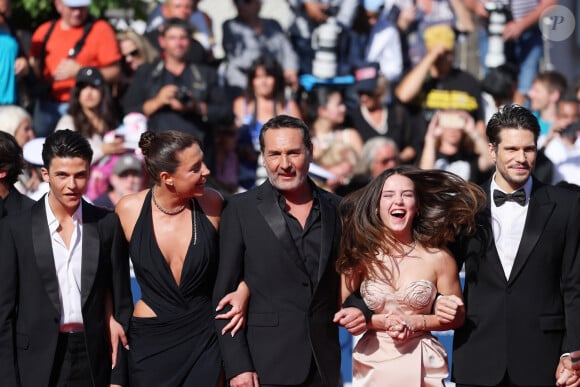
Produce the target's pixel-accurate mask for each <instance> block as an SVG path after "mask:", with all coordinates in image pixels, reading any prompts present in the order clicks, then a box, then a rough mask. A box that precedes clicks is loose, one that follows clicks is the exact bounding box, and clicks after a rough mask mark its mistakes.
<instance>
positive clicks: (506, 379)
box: [455, 371, 556, 387]
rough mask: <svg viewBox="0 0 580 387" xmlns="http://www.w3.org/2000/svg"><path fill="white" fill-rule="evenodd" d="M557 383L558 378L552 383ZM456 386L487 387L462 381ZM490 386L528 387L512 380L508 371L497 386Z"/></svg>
mask: <svg viewBox="0 0 580 387" xmlns="http://www.w3.org/2000/svg"><path fill="white" fill-rule="evenodd" d="M555 385H556V380H555V379H554V384H552V386H555ZM455 386H456V387H485V386H479V385H475V384H460V383H457V384H456V385H455ZM552 386H545V387H552ZM489 387H526V386H521V385H519V384H515V383H514V382H513V381H512V380H511V378H510V376H509V374H508V373H507V371H506V373H505V375H504V377H503V379H502V381H501V382H499V384H496V385H495V386H489ZM538 387H541V386H538Z"/></svg>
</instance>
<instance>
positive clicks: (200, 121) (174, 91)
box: [123, 18, 233, 165]
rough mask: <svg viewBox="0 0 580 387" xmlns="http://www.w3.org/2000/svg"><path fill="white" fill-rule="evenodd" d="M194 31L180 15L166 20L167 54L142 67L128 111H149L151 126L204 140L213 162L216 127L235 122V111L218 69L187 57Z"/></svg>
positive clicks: (161, 42) (125, 103) (161, 39)
mask: <svg viewBox="0 0 580 387" xmlns="http://www.w3.org/2000/svg"><path fill="white" fill-rule="evenodd" d="M190 36H191V27H190V25H189V24H188V22H186V21H184V20H181V19H176V18H173V19H168V20H167V21H166V22H165V25H164V28H163V31H162V32H161V35H160V36H159V45H160V46H161V48H162V50H163V55H162V58H163V59H161V60H159V61H156V62H154V63H151V64H148V63H146V64H143V65H142V66H141V67H139V69H138V70H137V72H136V73H135V76H134V79H133V82H132V84H131V85H130V86H129V89H128V90H127V93H126V94H125V98H124V100H123V107H124V110H125V114H127V113H130V112H139V113H143V114H145V115H146V116H147V118H148V128H149V130H151V131H154V132H160V131H163V130H168V129H173V130H179V131H182V132H185V133H189V134H192V135H193V136H195V137H196V138H198V139H199V140H200V141H202V142H203V143H204V144H205V147H204V151H205V156H206V163H208V165H211V161H212V160H213V158H212V157H213V156H212V147H213V133H212V130H213V127H214V126H215V125H219V124H225V123H227V122H228V120H229V122H231V119H232V115H233V113H232V110H231V106H230V104H229V103H227V100H226V97H225V93H224V91H223V89H222V88H221V87H220V86H219V85H218V79H217V74H216V71H215V70H214V69H213V68H211V67H208V66H205V65H201V64H194V63H191V62H189V61H188V60H187V52H188V50H189V44H190V38H189V37H190Z"/></svg>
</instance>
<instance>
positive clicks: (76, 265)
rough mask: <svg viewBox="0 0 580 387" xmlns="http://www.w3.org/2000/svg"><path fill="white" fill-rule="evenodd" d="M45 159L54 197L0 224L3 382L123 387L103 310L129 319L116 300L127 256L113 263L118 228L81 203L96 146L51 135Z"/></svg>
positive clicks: (69, 135)
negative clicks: (115, 370) (114, 367)
mask: <svg viewBox="0 0 580 387" xmlns="http://www.w3.org/2000/svg"><path fill="white" fill-rule="evenodd" d="M42 158H43V162H44V167H43V168H42V174H43V178H44V180H45V181H47V182H48V183H49V185H50V190H49V193H48V194H47V195H46V196H44V197H43V198H42V199H40V200H39V201H38V202H36V203H35V204H34V205H33V206H32V207H31V208H30V209H28V210H25V211H23V212H20V213H18V214H16V216H13V215H11V216H8V217H6V218H4V219H3V220H2V222H0V246H2V250H1V252H0V258H1V259H0V276H1V280H0V385H1V386H3V387H12V386H14V387H16V386H20V387H38V386H49V387H53V386H55V387H57V386H68V387H72V386H78V387H81V386H83V387H84V386H108V385H109V384H121V382H122V380H121V379H118V378H116V377H115V378H111V351H110V349H109V339H108V328H109V321H110V320H109V318H108V316H109V314H108V313H106V307H107V305H108V304H109V305H114V307H115V312H116V313H117V316H118V317H122V316H121V314H127V313H129V314H130V313H131V305H130V304H129V305H127V304H122V303H120V301H119V300H122V299H124V298H123V297H122V295H123V294H125V295H126V294H127V292H130V288H129V285H128V284H125V285H124V286H123V287H121V286H113V285H112V284H115V285H116V284H122V283H123V281H122V278H123V277H122V276H128V264H127V263H126V262H127V260H126V259H125V260H124V262H125V264H123V265H120V264H117V263H116V262H118V260H117V259H115V258H116V257H117V256H119V254H120V255H123V254H124V251H122V250H123V244H120V246H119V249H118V250H119V251H116V250H117V249H116V242H115V241H117V240H119V241H120V240H121V239H120V238H116V233H118V232H122V231H121V230H120V227H119V225H118V221H117V220H116V218H115V216H114V215H113V214H110V213H109V212H108V211H106V210H102V209H99V208H97V207H94V206H92V205H90V204H88V203H86V202H84V201H83V200H82V195H83V193H84V191H85V187H86V184H87V181H88V177H89V166H90V163H91V158H92V150H91V147H90V145H89V143H88V142H87V140H86V139H85V138H84V137H83V136H82V135H81V134H80V133H78V132H72V131H70V130H63V131H56V132H54V133H52V134H51V135H49V136H48V137H47V138H46V141H45V143H44V146H43V150H42ZM119 235H121V234H119ZM129 294H130V293H129ZM110 299H112V300H111V302H109V300H110ZM129 300H130V296H129ZM123 321H125V320H123ZM125 328H126V327H125Z"/></svg>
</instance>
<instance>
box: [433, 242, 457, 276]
mask: <svg viewBox="0 0 580 387" xmlns="http://www.w3.org/2000/svg"><path fill="white" fill-rule="evenodd" d="M432 251H433V258H434V259H433V261H434V262H435V265H436V267H435V268H436V270H437V272H438V273H450V272H452V273H455V272H457V262H456V261H455V258H454V257H453V254H452V253H451V251H449V250H448V249H447V248H442V249H432Z"/></svg>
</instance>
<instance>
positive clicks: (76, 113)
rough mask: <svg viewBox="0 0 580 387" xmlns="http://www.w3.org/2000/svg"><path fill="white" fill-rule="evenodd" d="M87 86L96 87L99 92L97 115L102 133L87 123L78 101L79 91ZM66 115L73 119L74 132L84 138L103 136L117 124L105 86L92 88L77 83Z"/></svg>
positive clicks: (106, 86) (107, 88) (87, 119)
mask: <svg viewBox="0 0 580 387" xmlns="http://www.w3.org/2000/svg"><path fill="white" fill-rule="evenodd" d="M89 86H90V87H96V88H98V89H99V90H100V91H101V103H100V104H99V108H98V114H99V116H100V117H101V118H102V119H103V124H104V127H103V130H102V132H101V131H100V128H95V127H94V126H93V124H92V123H91V122H90V121H89V118H88V117H87V115H86V114H85V112H84V111H83V107H82V106H81V102H80V99H79V96H80V94H81V90H82V89H84V88H85V87H89ZM68 114H70V116H71V117H72V119H73V123H74V126H75V130H76V131H77V132H79V133H81V134H82V135H83V136H85V137H86V138H91V137H93V136H94V135H95V134H100V135H103V134H105V133H106V132H108V131H109V130H112V129H115V128H116V127H117V126H118V124H119V122H118V120H117V117H116V115H115V109H114V105H113V98H112V97H111V91H110V90H109V86H108V85H107V84H102V85H100V86H92V85H89V84H86V83H77V84H76V85H75V87H74V88H73V90H72V93H71V98H70V105H69V107H68Z"/></svg>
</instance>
